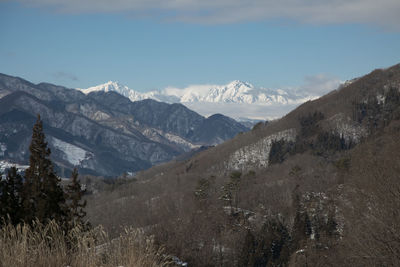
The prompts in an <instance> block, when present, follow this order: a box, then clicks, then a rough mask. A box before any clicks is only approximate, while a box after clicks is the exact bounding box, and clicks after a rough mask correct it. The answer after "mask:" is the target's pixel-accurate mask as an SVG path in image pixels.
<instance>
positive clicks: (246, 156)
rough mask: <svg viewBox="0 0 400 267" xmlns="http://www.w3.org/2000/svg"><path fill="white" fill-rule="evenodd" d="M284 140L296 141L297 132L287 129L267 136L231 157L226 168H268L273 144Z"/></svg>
mask: <svg viewBox="0 0 400 267" xmlns="http://www.w3.org/2000/svg"><path fill="white" fill-rule="evenodd" d="M282 139H283V140H285V141H294V140H295V139H296V130H295V129H287V130H284V131H281V132H278V133H276V134H272V135H270V136H267V137H265V138H263V139H261V140H259V141H257V142H256V143H253V144H251V145H247V146H244V147H241V148H240V149H238V150H236V151H235V152H234V153H233V154H232V155H231V156H230V157H229V159H228V161H227V162H226V167H227V168H228V169H230V170H243V169H248V168H249V167H255V168H265V167H268V164H269V152H270V150H271V146H272V142H273V141H279V140H282Z"/></svg>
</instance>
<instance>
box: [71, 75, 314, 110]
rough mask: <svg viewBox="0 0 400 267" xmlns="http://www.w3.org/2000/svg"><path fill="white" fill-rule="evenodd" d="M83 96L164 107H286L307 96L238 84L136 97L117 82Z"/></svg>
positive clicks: (196, 87) (168, 91) (108, 83)
mask: <svg viewBox="0 0 400 267" xmlns="http://www.w3.org/2000/svg"><path fill="white" fill-rule="evenodd" d="M79 90H81V91H82V92H83V93H85V94H89V93H91V92H96V91H104V92H111V91H113V92H117V93H119V94H121V95H123V96H125V97H128V98H129V99H130V100H131V101H138V100H143V99H148V98H150V99H154V100H158V101H162V102H167V103H195V102H207V103H240V104H261V105H272V104H289V103H297V102H299V103H300V102H304V98H306V97H307V96H303V95H299V94H294V93H288V92H286V91H284V90H281V89H267V88H262V87H258V88H256V87H254V86H253V85H252V84H251V83H248V82H243V81H239V80H235V81H232V82H230V83H228V84H226V85H192V86H188V87H186V88H183V89H181V88H173V87H168V88H165V89H164V90H162V91H150V92H146V93H140V92H137V91H135V90H133V89H130V88H129V87H127V86H125V85H122V84H120V83H118V82H112V81H109V82H107V83H105V84H101V85H98V86H94V87H90V88H87V89H79Z"/></svg>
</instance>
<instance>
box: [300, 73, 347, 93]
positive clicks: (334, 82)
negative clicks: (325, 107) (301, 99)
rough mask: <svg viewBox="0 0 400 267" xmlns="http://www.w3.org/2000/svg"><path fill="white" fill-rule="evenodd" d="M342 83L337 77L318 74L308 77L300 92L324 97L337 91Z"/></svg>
mask: <svg viewBox="0 0 400 267" xmlns="http://www.w3.org/2000/svg"><path fill="white" fill-rule="evenodd" d="M342 83H343V81H341V80H340V79H338V78H336V77H333V76H330V75H326V74H317V75H313V76H306V77H305V78H304V85H302V86H301V87H300V89H299V90H300V91H301V92H302V93H306V94H309V95H314V96H322V95H324V94H326V93H329V92H330V91H332V90H335V89H337V88H338V87H339V85H340V84H342Z"/></svg>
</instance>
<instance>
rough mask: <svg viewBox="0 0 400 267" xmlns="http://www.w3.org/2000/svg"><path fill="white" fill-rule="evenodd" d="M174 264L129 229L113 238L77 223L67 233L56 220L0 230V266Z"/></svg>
mask: <svg viewBox="0 0 400 267" xmlns="http://www.w3.org/2000/svg"><path fill="white" fill-rule="evenodd" d="M9 266H14V267H19V266H21V267H26V266H35V267H36V266H37V267H45V266H46V267H47V266H49V267H50V266H51V267H53V266H71V267H81V266H82V267H92V266H104V267H106V266H113V267H115V266H124V267H127V266H132V267H136V266H140V267H142V266H143V267H145V266H171V261H170V260H169V259H168V257H167V256H165V255H164V254H163V250H162V249H157V248H156V247H155V246H154V244H153V242H152V240H151V239H148V238H146V237H145V236H144V235H143V234H141V233H139V232H138V231H137V230H134V229H130V228H127V229H125V231H124V232H123V233H122V234H121V235H120V236H119V238H116V239H113V240H111V239H110V238H108V237H107V234H106V233H105V232H104V231H103V229H102V228H101V227H97V228H94V229H92V230H90V231H84V230H83V229H82V228H81V227H80V226H76V227H75V228H73V229H72V230H71V231H69V233H67V234H65V233H64V232H63V231H62V229H61V228H60V227H59V226H58V225H57V224H56V223H55V222H50V223H48V224H46V225H43V224H40V223H36V224H34V226H32V227H31V226H29V225H18V226H13V225H6V226H4V227H2V228H1V229H0V267H9Z"/></svg>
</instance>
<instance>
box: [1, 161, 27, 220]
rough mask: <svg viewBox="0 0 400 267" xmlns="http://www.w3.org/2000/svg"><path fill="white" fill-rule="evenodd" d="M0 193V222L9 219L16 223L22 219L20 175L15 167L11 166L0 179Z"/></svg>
mask: <svg viewBox="0 0 400 267" xmlns="http://www.w3.org/2000/svg"><path fill="white" fill-rule="evenodd" d="M0 194H1V195H0V216H1V218H2V221H1V222H0V223H2V222H3V221H6V220H8V219H9V220H10V221H9V222H10V223H12V224H13V225H16V224H18V223H19V222H20V221H21V219H22V203H21V194H22V176H21V175H20V174H18V171H17V168H15V167H11V168H10V169H9V170H8V172H7V176H6V177H5V179H2V180H1V181H0Z"/></svg>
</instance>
